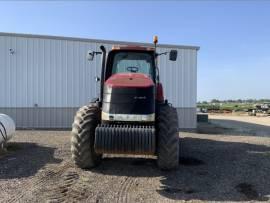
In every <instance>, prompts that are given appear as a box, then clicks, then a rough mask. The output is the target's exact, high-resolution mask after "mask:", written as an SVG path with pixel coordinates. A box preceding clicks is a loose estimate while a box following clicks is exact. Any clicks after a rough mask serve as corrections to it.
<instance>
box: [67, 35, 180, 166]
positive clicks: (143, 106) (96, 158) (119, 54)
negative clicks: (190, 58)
mask: <svg viewBox="0 0 270 203" xmlns="http://www.w3.org/2000/svg"><path fill="white" fill-rule="evenodd" d="M156 44H157V37H154V48H152V47H138V46H114V47H113V48H112V50H111V51H109V53H108V54H107V53H106V49H105V47H104V46H101V47H100V49H101V52H88V59H89V60H93V58H94V56H95V55H97V54H102V69H101V77H100V79H99V78H98V80H100V87H101V88H100V98H96V99H94V100H93V101H92V102H91V103H90V104H88V105H86V106H83V107H81V108H80V109H79V110H78V112H77V113H76V115H75V118H74V123H73V125H72V133H71V152H72V159H73V160H74V162H75V164H76V165H77V166H78V167H80V168H92V167H95V166H96V165H97V164H98V163H99V162H100V161H101V159H102V154H136V155H139V154H140V155H156V156H157V164H158V166H159V168H161V169H165V170H166V169H175V168H177V167H178V163H179V134H178V117H177V112H176V109H175V108H173V107H172V106H171V105H169V104H168V102H167V100H165V99H164V96H163V89H162V85H161V83H160V81H159V71H158V66H157V57H159V56H160V55H166V54H169V59H170V60H171V61H176V59H177V51H176V50H171V51H170V52H164V53H157V52H156Z"/></svg>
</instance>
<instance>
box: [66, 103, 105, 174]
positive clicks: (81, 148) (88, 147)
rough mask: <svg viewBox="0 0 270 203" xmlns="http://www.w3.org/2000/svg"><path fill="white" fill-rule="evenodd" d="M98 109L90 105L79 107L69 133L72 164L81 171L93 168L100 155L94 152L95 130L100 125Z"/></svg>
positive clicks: (92, 104)
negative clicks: (81, 169)
mask: <svg viewBox="0 0 270 203" xmlns="http://www.w3.org/2000/svg"><path fill="white" fill-rule="evenodd" d="M100 114H101V112H100V108H99V107H98V106H97V105H96V104H95V103H91V104H90V105H88V106H83V107H81V108H80V109H79V110H78V111H77V113H76V115H75V118H74V122H73V125H72V132H71V154H72V159H73V161H74V163H75V164H76V165H77V166H78V167H80V168H83V169H87V168H92V167H95V166H96V165H97V164H98V163H99V162H100V160H101V156H102V155H101V154H97V153H96V152H95V150H94V141H95V129H96V127H97V125H98V123H100Z"/></svg>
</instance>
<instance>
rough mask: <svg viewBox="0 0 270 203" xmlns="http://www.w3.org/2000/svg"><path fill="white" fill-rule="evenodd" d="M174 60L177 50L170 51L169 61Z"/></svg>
mask: <svg viewBox="0 0 270 203" xmlns="http://www.w3.org/2000/svg"><path fill="white" fill-rule="evenodd" d="M176 59H177V50H171V51H170V60H171V61H176Z"/></svg>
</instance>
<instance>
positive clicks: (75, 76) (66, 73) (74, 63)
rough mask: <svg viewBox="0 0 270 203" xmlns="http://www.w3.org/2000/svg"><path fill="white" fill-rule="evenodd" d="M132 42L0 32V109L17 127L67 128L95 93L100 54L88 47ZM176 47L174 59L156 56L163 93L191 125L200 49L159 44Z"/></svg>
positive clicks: (184, 124) (162, 47)
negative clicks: (88, 56)
mask: <svg viewBox="0 0 270 203" xmlns="http://www.w3.org/2000/svg"><path fill="white" fill-rule="evenodd" d="M123 44H134V45H142V46H152V44H149V43H132V42H120V41H108V40H95V39H81V38H70V37H55V36H41V35H29V34H14V33H0V77H1V79H0V93H1V96H0V112H1V113H5V114H8V115H10V116H11V117H12V118H13V119H14V120H15V122H16V126H17V128H30V129H31V128H70V127H71V124H72V122H73V117H74V114H75V112H76V110H77V109H78V108H79V107H80V106H82V105H84V104H87V103H88V102H89V101H90V100H91V98H93V97H96V96H97V95H98V93H99V91H98V89H99V88H98V85H99V83H96V81H95V76H99V75H100V70H101V64H100V63H101V60H100V59H101V58H100V57H101V56H97V57H96V58H95V60H94V61H92V62H89V61H87V59H86V53H87V51H88V50H96V51H98V50H99V46H100V45H104V46H105V47H106V48H107V50H109V49H110V48H111V47H112V45H123ZM171 49H177V50H178V59H177V61H176V62H172V61H169V60H168V56H165V55H164V56H161V57H160V58H159V61H158V63H159V67H160V75H161V81H162V83H163V87H164V89H165V90H164V91H165V96H166V98H168V100H169V102H170V103H172V104H173V105H174V106H175V107H177V110H178V114H179V126H180V128H195V127H196V97H197V51H198V50H199V47H195V46H181V45H165V44H162V45H161V44H159V45H158V51H159V52H164V51H169V50H171Z"/></svg>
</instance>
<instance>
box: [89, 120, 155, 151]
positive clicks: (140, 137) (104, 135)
mask: <svg viewBox="0 0 270 203" xmlns="http://www.w3.org/2000/svg"><path fill="white" fill-rule="evenodd" d="M94 147H95V151H96V152H97V153H108V154H109V153H110V154H148V155H150V154H151V155H153V154H155V150H156V136H155V127H154V126H135V125H110V124H100V125H98V126H97V128H96V131H95V145H94Z"/></svg>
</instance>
